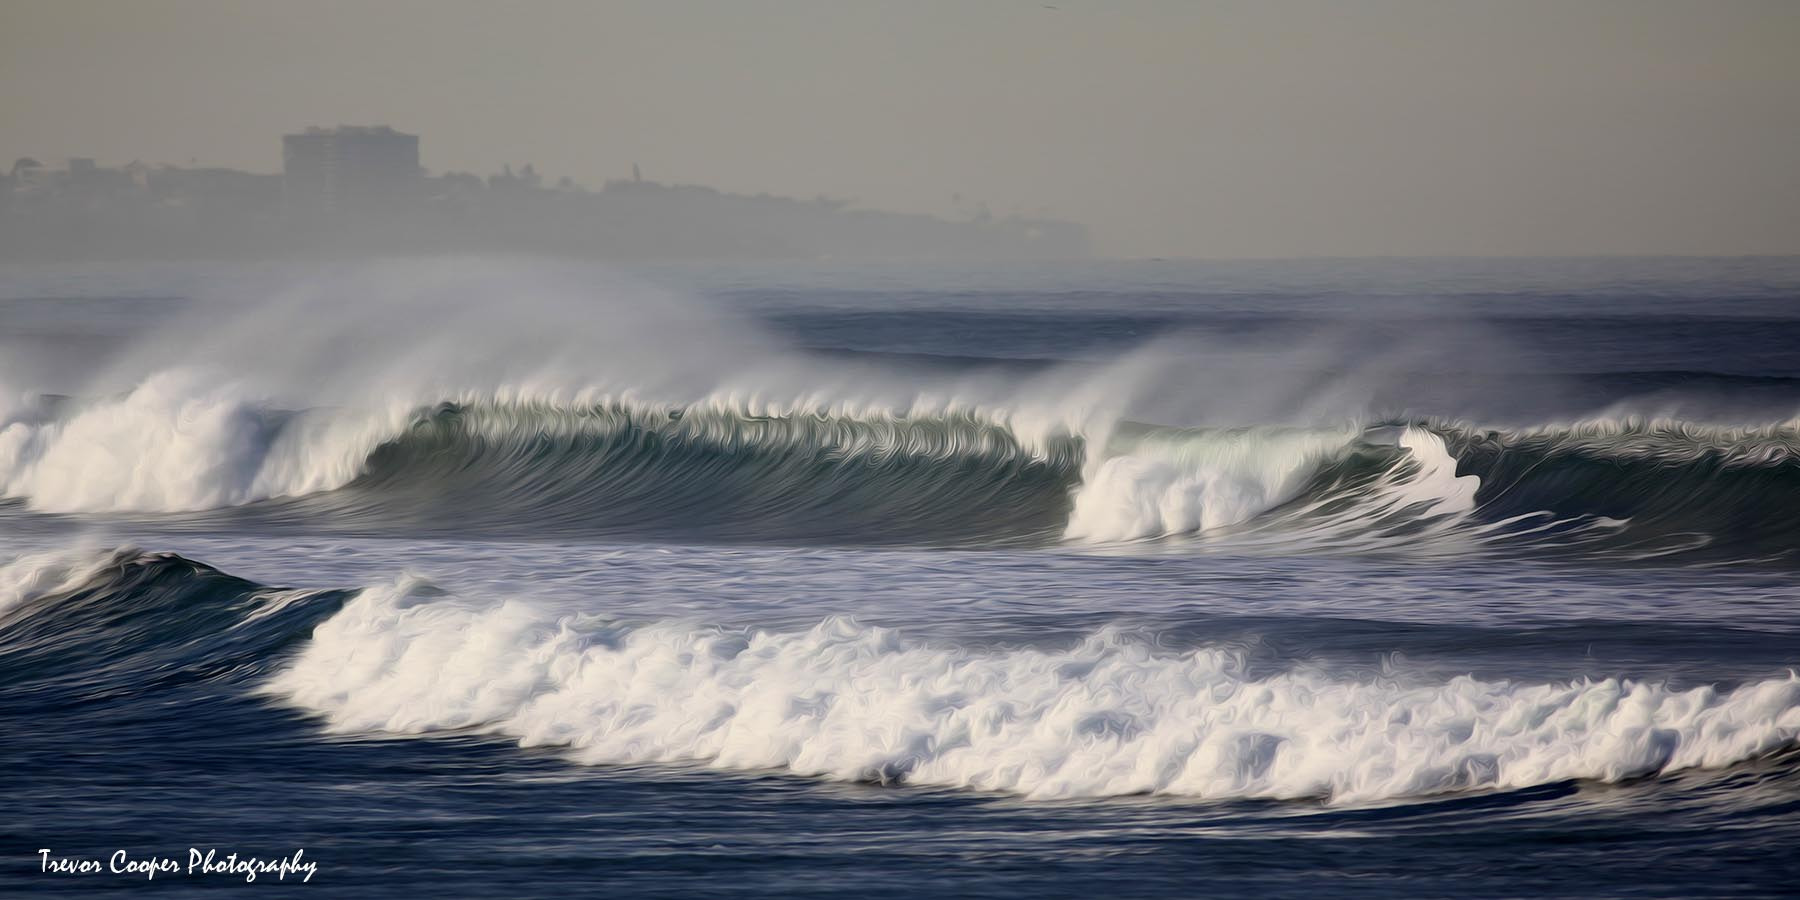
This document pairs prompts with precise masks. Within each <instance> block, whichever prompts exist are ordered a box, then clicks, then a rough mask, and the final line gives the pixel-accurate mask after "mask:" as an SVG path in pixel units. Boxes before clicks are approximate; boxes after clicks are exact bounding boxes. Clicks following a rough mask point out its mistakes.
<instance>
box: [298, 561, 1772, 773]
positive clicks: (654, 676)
mask: <svg viewBox="0 0 1800 900" xmlns="http://www.w3.org/2000/svg"><path fill="white" fill-rule="evenodd" d="M267 689H268V690H269V691H270V692H271V693H273V694H274V695H276V696H279V697H281V698H283V699H285V700H286V701H288V702H292V703H294V704H297V705H298V706H300V707H302V708H304V709H307V710H310V711H313V712H315V713H317V714H319V715H321V716H323V717H324V719H325V721H326V722H327V723H328V727H330V728H331V729H333V730H336V731H340V732H387V733H394V734H424V733H430V732H435V731H445V730H455V729H474V730H479V731H484V732H490V733H496V734H502V735H507V736H510V737H514V738H516V739H518V741H519V743H520V744H521V745H523V746H552V747H563V748H567V750H568V752H569V753H570V754H572V756H573V757H574V758H575V759H577V760H579V761H582V762H586V763H596V764H622V763H646V762H690V763H692V762H698V763H702V764H706V765H710V766H714V767H718V768H722V769H768V768H778V769H787V770H790V771H792V772H795V773H798V774H803V775H813V776H822V777H827V778H834V779H845V780H877V781H882V782H903V783H907V784H916V785H935V786H944V787H955V788H972V789H979V790H995V791H1006V792H1013V793H1018V794H1022V795H1024V796H1027V797H1031V798H1045V799H1049V798H1071V797H1104V796H1116V795H1126V794H1143V793H1150V794H1168V795H1179V796H1188V797H1198V798H1248V797H1261V798H1323V799H1326V800H1328V801H1331V802H1339V803H1347V802H1362V801H1373V800H1382V799H1387V798H1396V797H1409V796H1419V795H1429V794H1435V793H1442V792H1448V791H1458V790H1470V789H1483V788H1488V789H1505V788H1518V787H1524V786H1528V785H1535V784H1543V783H1549V782H1556V781H1562V780H1568V779H1597V780H1603V781H1616V780H1619V779H1624V778H1630V777H1636V776H1643V775H1651V774H1657V773H1662V772H1669V771H1674V770H1678V769H1686V768H1695V767H1716V766H1723V765H1729V764H1732V763H1735V762H1739V761H1743V760H1746V759H1750V758H1753V757H1756V756H1759V755H1763V754H1767V753H1770V752H1773V751H1776V750H1779V749H1782V748H1784V747H1788V746H1791V745H1792V744H1794V743H1795V741H1796V738H1797V736H1800V676H1797V675H1794V674H1792V673H1790V674H1789V676H1788V677H1786V678H1778V679H1772V680H1768V681H1762V682H1756V683H1751V684H1746V685H1744V686H1742V687H1739V688H1737V689H1735V690H1732V691H1728V692H1726V691H1719V690H1716V689H1714V688H1710V687H1701V688H1695V689H1692V690H1686V691H1676V690H1671V689H1669V688H1667V687H1665V686H1661V685H1657V684H1652V683H1644V682H1635V681H1627V680H1617V679H1608V680H1604V681H1597V682H1594V681H1582V682H1575V683H1569V684H1523V683H1514V682H1507V681H1480V680H1476V679H1474V678H1468V677H1463V678H1456V679H1453V680H1450V681H1448V682H1443V683H1436V684H1415V685H1410V686H1408V685H1402V684H1393V683H1386V682H1373V681H1362V680H1355V679H1353V678H1338V677H1332V676H1329V675H1324V674H1318V673H1310V672H1304V671H1291V672H1286V673H1282V674H1276V675H1271V676H1266V677H1258V678H1253V677H1250V676H1247V675H1245V674H1244V672H1243V670H1242V667H1241V666H1240V665H1239V660H1238V658H1237V657H1236V656H1234V655H1233V654H1232V653H1229V652H1226V651H1223V650H1218V649H1200V650H1195V651H1191V652H1187V653H1169V652H1163V651H1159V650H1157V649H1155V648H1153V647H1152V646H1150V645H1148V644H1146V643H1144V642H1142V641H1141V640H1137V639H1133V638H1131V637H1129V636H1127V635H1125V634H1123V633H1121V632H1118V631H1115V630H1102V631H1100V632H1098V633H1096V634H1094V635H1091V636H1089V637H1087V638H1086V639H1084V640H1082V641H1081V642H1080V643H1079V644H1077V645H1075V646H1073V647H1069V648H1066V649H1060V650H1031V649H1024V650H991V651H975V650H969V649H960V648H955V647H944V646H932V645H928V644H924V643H918V642H914V641H911V640H908V639H906V638H905V637H903V636H902V635H900V634H899V633H896V632H894V631H892V630H889V629H883V628H874V627H867V626H864V625H861V624H858V623H856V622H854V621H851V620H846V619H838V618H833V619H827V620H825V621H824V622H821V623H820V624H818V625H817V626H815V627H813V628H811V629H809V630H805V631H792V632H789V631H762V630H750V631H742V630H728V629H720V628H696V627H691V626H685V625H680V624H675V623H658V624H650V625H642V626H631V625H626V624H622V623H618V622H614V621H608V620H604V619H598V618H582V617H557V616H552V615H550V614H547V613H546V612H544V611H542V610H539V609H537V608H535V607H533V606H532V605H529V604H526V603H522V602H517V601H509V602H501V603H494V604H487V605H466V604H462V603H460V602H458V601H455V600H454V599H447V598H442V597H438V596H436V595H435V592H434V590H433V589H432V588H430V586H429V585H426V584H424V583H422V582H419V581H415V580H402V581H399V582H397V583H395V584H393V585H389V586H384V587H378V588H371V589H368V590H365V591H363V592H362V593H361V594H360V595H359V596H358V597H356V598H355V599H354V600H353V601H351V602H350V603H349V604H348V605H347V606H346V607H345V608H344V609H343V610H342V611H340V612H339V613H338V614H336V615H335V616H333V617H332V618H331V619H329V620H327V621H326V622H324V623H323V624H321V625H320V626H319V627H318V628H317V630H316V631H315V633H314V635H313V640H312V642H311V643H310V644H309V645H307V647H306V648H305V649H304V650H303V651H302V652H301V654H300V655H299V656H298V658H297V659H296V660H295V661H294V662H293V664H292V665H291V666H290V667H288V668H287V669H285V670H284V671H283V672H282V673H281V674H279V675H278V676H277V677H276V678H275V679H274V680H273V681H272V682H271V683H270V684H269V685H268V688H267Z"/></svg>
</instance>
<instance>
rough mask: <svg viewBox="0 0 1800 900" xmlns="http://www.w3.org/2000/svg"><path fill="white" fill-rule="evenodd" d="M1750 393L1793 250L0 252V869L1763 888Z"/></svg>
mask: <svg viewBox="0 0 1800 900" xmlns="http://www.w3.org/2000/svg"><path fill="white" fill-rule="evenodd" d="M1797 413H1800V259H1793V258H1782V259H1771V258H1751V259H1555V260H1480V259H1448V260H1308V261H1266V262H1205V261H1180V260H1135V261H1094V262H1067V263H1053V264H1043V265H1024V264H1005V265H1002V264H983V265H976V264H968V265H960V264H959V265H946V264H939V265H910V264H898V263H894V264H853V263H848V262H841V263H838V262H830V261H825V262H817V263H806V264H774V263H749V262H745V263H715V264H697V263H692V264H673V263H671V264H659V265H649V264H644V265H635V266H599V265H585V264H573V263H559V262H548V261H542V260H533V259H522V258H520V259H484V260H395V261H386V262H378V263H341V262H315V263H309V264H300V263H283V264H267V265H261V264H241V263H239V264H227V263H185V264H174V263H118V264H105V265H102V264H86V265H76V264H69V265H23V264H20V265H9V266H7V267H4V268H0V498H3V499H0V772H4V773H5V777H4V781H3V782H0V838H3V839H0V848H3V852H4V857H5V863H4V865H0V894H4V895H22V894H27V893H39V892H41V893H46V894H60V895H65V896H85V895H100V894H118V893H127V892H137V891H143V892H146V893H150V892H154V893H158V894H159V895H166V896H181V895H186V894H189V893H202V892H213V891H218V890H228V891H229V890H233V889H236V890H244V889H246V888H247V887H249V888H254V889H262V888H268V887H270V886H271V885H270V882H275V883H292V882H297V881H304V882H305V883H306V885H307V887H306V888H305V889H307V890H324V891H326V892H327V893H329V894H332V895H341V896H355V897H413V896H459V897H460V896H493V897H516V896H546V895H565V894H604V895H607V896H620V897H624V896H666V897H693V896H782V897H795V896H863V897H887V896H915V895H953V896H968V897H977V896H994V897H999V896H1019V895H1030V896H1046V897H1061V896H1071V897H1073V896H1120V897H1125V896H1132V897H1136V896H1145V897H1161V896H1247V895H1254V896H1306V897H1316V896H1370V897H1390V896H1463V897H1519V896H1566V897H1595V896H1660V897H1700V896H1721V897H1723V896H1730V897H1753V896H1782V895H1791V894H1792V892H1793V891H1794V884H1795V883H1796V878H1800V862H1797V860H1800V854H1796V852H1795V850H1794V848H1795V847H1796V846H1800V674H1796V668H1797V667H1800V586H1797V585H1796V581H1795V578H1794V575H1795V572H1796V570H1797V566H1800V424H1797V420H1796V414H1797ZM209 852H210V853H212V854H213V856H212V858H211V862H208V861H207V854H208V853H209ZM233 854H235V856H233ZM165 862H166V865H165V864H164V863H165ZM147 882H148V883H147ZM250 882H253V883H250Z"/></svg>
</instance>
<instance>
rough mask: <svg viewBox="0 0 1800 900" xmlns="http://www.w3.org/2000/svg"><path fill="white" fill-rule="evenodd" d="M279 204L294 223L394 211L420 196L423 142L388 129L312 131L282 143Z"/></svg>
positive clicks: (341, 127) (350, 128) (349, 127)
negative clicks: (280, 203) (417, 193)
mask: <svg viewBox="0 0 1800 900" xmlns="http://www.w3.org/2000/svg"><path fill="white" fill-rule="evenodd" d="M281 161H282V168H281V199H282V208H283V211H284V212H285V213H286V214H287V215H289V216H292V217H301V218H307V217H318V216H337V215H343V214H369V213H379V212H382V211H384V210H391V209H393V208H395V207H396V206H398V205H399V204H402V203H404V202H405V201H406V200H408V199H410V198H411V197H412V196H413V194H414V193H415V192H416V191H417V189H418V185H419V183H420V180H421V175H422V174H423V170H422V169H421V168H420V167H419V137H418V135H413V134H402V133H400V132H398V131H395V130H394V129H392V128H389V127H387V126H385V125H377V126H373V127H355V126H340V127H337V128H308V129H306V130H305V131H303V132H301V133H299V134H289V135H283V136H282V138H281Z"/></svg>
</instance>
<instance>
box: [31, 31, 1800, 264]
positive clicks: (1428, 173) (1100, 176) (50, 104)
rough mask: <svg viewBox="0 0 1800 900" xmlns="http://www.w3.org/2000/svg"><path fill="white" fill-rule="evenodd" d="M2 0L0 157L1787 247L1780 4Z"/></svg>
mask: <svg viewBox="0 0 1800 900" xmlns="http://www.w3.org/2000/svg"><path fill="white" fill-rule="evenodd" d="M1352 6H1353V5H1351V4H1334V3H1325V2H1310V3H1298V2H1286V3H1191V4H1190V3H1173V2H1135V3H1109V4H1099V3H1085V2H1075V0H1057V2H1052V3H1043V2H1017V3H1015V2H992V3H982V4H950V3H918V2H909V3H850V4H827V3H812V2H796V3H781V4H773V3H771V4H735V3H723V2H692V3H682V4H652V3H605V4H586V3H554V2H540V3H530V4H522V5H508V6H505V7H501V6H497V5H492V4H486V3H477V2H456V0H451V2H434V3H422V2H397V0H390V2H381V3H369V4H362V3H321V4H305V5H300V4H273V3H257V2H244V3H237V2H212V0H193V2H178V0H153V2H136V3H115V2H97V0H96V2H76V3H53V2H39V0H0V19H4V23H3V24H4V26H5V27H0V83H4V84H6V85H8V86H9V90H7V91H5V92H3V93H0V125H3V126H4V127H0V157H3V158H4V164H8V165H9V164H10V163H11V161H12V160H13V159H15V158H18V157H23V156H31V157H35V158H38V159H41V160H43V161H44V162H46V163H48V164H53V165H60V164H61V162H62V160H63V159H65V158H67V157H97V158H99V159H100V160H101V163H102V164H103V165H110V166H117V165H120V164H123V163H125V162H128V161H130V160H133V159H138V160H142V161H144V162H147V163H159V162H169V163H176V164H183V165H185V164H189V163H190V162H192V163H196V164H198V165H216V166H226V167H233V168H241V169H246V170H250V171H257V172H277V171H280V168H281V158H280V153H281V148H280V144H279V142H278V141H277V140H275V139H274V136H275V135H278V134H282V133H288V132H292V131H294V130H296V129H298V128H301V127H304V126H306V125H326V126H331V125H337V124H389V125H392V126H393V127H395V128H397V129H400V130H402V131H406V132H409V133H414V134H420V135H422V136H424V138H425V144H424V146H423V148H422V154H423V157H422V162H423V164H424V165H425V167H426V168H427V169H429V170H430V171H432V172H434V173H443V172H447V171H473V172H492V171H498V170H500V169H501V168H502V166H504V165H507V164H511V165H514V166H515V167H516V166H519V165H521V164H524V163H527V162H529V163H533V164H534V165H535V167H536V170H537V171H539V172H542V173H544V175H546V176H547V177H548V178H550V179H552V180H553V179H555V178H557V177H559V176H565V175H566V176H569V177H571V178H573V179H574V180H575V181H577V182H581V183H584V184H590V185H598V184H601V183H604V182H605V181H606V180H608V179H616V178H627V177H630V175H631V170H632V166H633V164H638V165H641V166H642V168H643V171H644V175H645V177H646V178H653V179H656V180H660V181H664V182H687V183H702V184H709V185H713V186H717V187H719V188H720V189H722V190H726V191H732V192H738V193H746V194H755V193H761V192H767V193H770V194H775V195H781V196H795V197H812V196H816V195H819V194H826V195H831V196H836V197H842V198H847V199H851V200H853V201H854V202H855V204H856V205H858V206H861V207H866V208H871V209H891V210H896V211H901V212H918V213H928V214H933V215H938V216H946V217H955V216H957V215H958V214H961V213H964V212H967V211H969V210H973V209H975V208H977V207H978V205H979V204H985V205H986V206H987V207H988V208H989V209H991V210H992V211H993V213H994V214H996V215H1007V214H1010V213H1019V214H1023V215H1026V216H1048V217H1053V218H1058V219H1067V220H1072V221H1077V222H1081V223H1083V224H1086V225H1088V226H1090V227H1091V228H1092V229H1093V233H1094V236H1095V240H1096V244H1097V245H1098V249H1099V250H1100V252H1102V253H1106V254H1110V255H1124V256H1210V257H1233V256H1315V255H1349V256H1356V255H1444V254H1450V255H1536V254H1547V255H1580V254H1618V253H1641V254H1657V253H1695V254H1706V253H1716V254H1753V253H1796V252H1800V167H1796V166H1794V165H1793V160H1794V159H1797V158H1800V111H1797V110H1800V104H1796V102H1795V98H1796V97H1797V96H1800V60H1797V59H1796V55H1795V54H1794V53H1793V52H1792V48H1793V47H1794V46H1795V45H1797V44H1800V5H1796V4H1791V3H1780V2H1748V0H1731V2H1722V3H1710V4H1698V3H1664V2H1612V0H1604V2H1588V3H1579V4H1568V3H1536V2H1525V3H1504V4H1502V3H1487V2H1432V3H1422V2H1380V3H1369V4H1355V5H1354V15H1352V14H1351V12H1352ZM747 72H754V74H755V77H754V78H748V77H743V74H744V73H747Z"/></svg>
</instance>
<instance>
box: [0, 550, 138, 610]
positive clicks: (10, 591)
mask: <svg viewBox="0 0 1800 900" xmlns="http://www.w3.org/2000/svg"><path fill="white" fill-rule="evenodd" d="M136 552H137V551H136V550H133V549H131V548H127V547H121V548H119V549H116V550H110V551H108V550H101V549H99V548H96V547H76V548H65V549H60V550H44V551H39V552H36V553H26V554H22V555H20V556H17V557H14V558H13V559H11V560H8V561H6V562H4V563H0V612H4V611H6V610H7V609H9V608H11V607H14V606H18V605H20V604H24V603H30V602H31V601H33V600H36V599H38V598H39V597H45V596H49V595H50V594H58V593H62V592H64V591H70V590H74V589H76V588H78V587H81V586H82V585H84V584H87V583H88V582H90V581H93V580H94V579H95V578H96V577H98V576H99V575H100V573H101V572H103V571H105V570H106V569H108V568H110V567H112V566H115V565H117V564H118V561H119V559H120V557H121V556H125V555H130V554H133V553H136Z"/></svg>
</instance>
